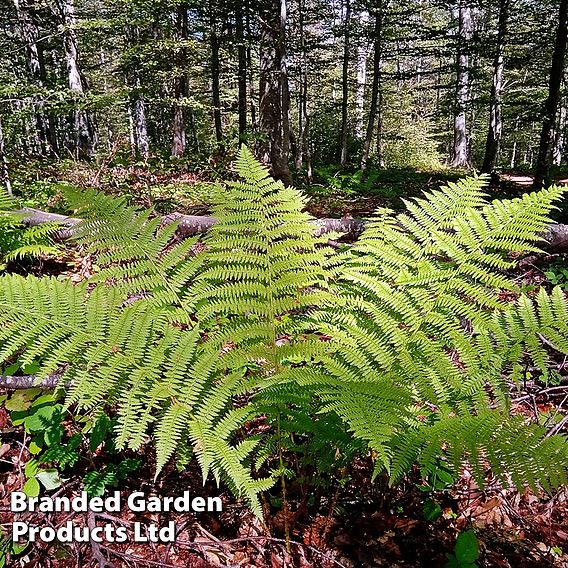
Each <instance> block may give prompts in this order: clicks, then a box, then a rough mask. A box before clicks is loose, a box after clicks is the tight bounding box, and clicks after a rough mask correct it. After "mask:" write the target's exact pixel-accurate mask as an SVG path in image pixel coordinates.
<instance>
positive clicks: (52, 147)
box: [13, 0, 57, 156]
mask: <svg viewBox="0 0 568 568" xmlns="http://www.w3.org/2000/svg"><path fill="white" fill-rule="evenodd" d="M13 2H14V7H15V8H16V14H17V17H18V23H19V27H20V34H21V36H22V40H23V41H24V44H25V53H26V62H27V66H28V69H29V72H30V74H31V76H32V79H33V80H34V81H35V82H36V84H37V85H38V86H39V87H44V86H45V82H46V77H47V73H46V69H45V60H44V56H43V50H42V48H41V45H40V39H39V30H38V26H37V23H36V21H35V18H34V13H33V10H32V7H31V6H30V5H29V4H28V3H27V0H13ZM33 101H34V102H33V105H34V108H35V110H36V115H35V122H36V128H37V134H38V137H39V140H38V141H39V150H40V153H41V154H42V155H44V156H53V155H55V154H56V153H57V131H56V127H55V121H54V119H53V116H50V115H49V113H45V112H44V110H43V107H44V100H43V99H42V97H40V96H34V97H33Z"/></svg>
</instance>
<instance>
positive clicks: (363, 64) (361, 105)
mask: <svg viewBox="0 0 568 568" xmlns="http://www.w3.org/2000/svg"><path fill="white" fill-rule="evenodd" d="M368 19H369V14H368V13H367V12H362V13H361V15H360V18H359V21H360V24H361V27H363V28H364V27H365V26H366V24H367V22H368ZM368 55H369V47H368V44H367V41H366V40H365V41H363V43H362V44H361V45H359V46H358V47H357V91H356V94H355V103H356V108H357V113H356V117H355V118H356V121H355V136H356V137H357V139H358V140H361V139H362V138H363V135H364V116H365V89H366V87H367V57H368Z"/></svg>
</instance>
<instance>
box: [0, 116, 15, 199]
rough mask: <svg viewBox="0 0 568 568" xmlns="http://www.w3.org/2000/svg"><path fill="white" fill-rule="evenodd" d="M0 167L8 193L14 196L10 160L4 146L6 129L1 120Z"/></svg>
mask: <svg viewBox="0 0 568 568" xmlns="http://www.w3.org/2000/svg"><path fill="white" fill-rule="evenodd" d="M0 167H1V168H2V169H1V172H2V182H3V183H4V186H5V187H6V192H7V193H8V195H10V196H12V195H13V193H12V183H11V181H10V171H9V170H8V160H7V159H6V149H5V148H4V130H3V129H2V121H0Z"/></svg>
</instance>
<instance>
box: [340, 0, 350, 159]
mask: <svg viewBox="0 0 568 568" xmlns="http://www.w3.org/2000/svg"><path fill="white" fill-rule="evenodd" d="M343 28H344V32H343V33H344V38H343V64H342V71H341V89H342V95H341V157H340V161H341V166H342V167H345V166H346V165H347V141H348V138H349V116H348V110H349V52H350V47H351V46H350V42H351V34H350V31H351V0H345V19H344V25H343Z"/></svg>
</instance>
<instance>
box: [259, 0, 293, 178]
mask: <svg viewBox="0 0 568 568" xmlns="http://www.w3.org/2000/svg"><path fill="white" fill-rule="evenodd" d="M285 14H286V12H285V0H268V1H267V3H266V5H265V10H264V13H263V21H262V22H261V25H262V32H261V39H260V43H261V45H260V83H259V90H260V103H259V122H260V124H259V126H260V130H261V132H262V133H263V134H264V135H265V141H264V142H263V144H262V147H261V152H262V156H261V160H262V161H263V162H264V163H265V164H267V165H268V166H269V167H270V171H271V173H272V175H273V176H274V177H275V178H276V179H279V180H282V182H283V183H284V184H285V185H292V176H291V174H290V167H289V165H288V150H289V148H290V138H289V134H290V128H289V127H290V125H289V119H288V117H287V116H286V117H285V114H286V113H287V110H288V108H289V103H288V101H284V98H285V97H287V95H288V89H287V84H288V77H287V74H286V60H285V57H286V54H285V42H284V41H283V38H284V37H285V30H284V29H282V27H283V24H284V25H285V21H284V22H283V15H284V16H285ZM283 86H285V87H286V88H285V89H283Z"/></svg>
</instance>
